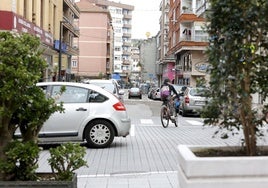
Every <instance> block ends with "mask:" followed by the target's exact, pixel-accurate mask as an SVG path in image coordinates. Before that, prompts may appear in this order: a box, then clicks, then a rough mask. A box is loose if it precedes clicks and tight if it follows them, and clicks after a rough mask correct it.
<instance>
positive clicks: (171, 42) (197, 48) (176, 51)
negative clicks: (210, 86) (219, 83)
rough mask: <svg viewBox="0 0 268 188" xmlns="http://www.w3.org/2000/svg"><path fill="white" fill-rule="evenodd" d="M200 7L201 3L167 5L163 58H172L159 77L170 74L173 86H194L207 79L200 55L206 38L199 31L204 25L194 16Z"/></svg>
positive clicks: (194, 0) (200, 0) (197, 0)
mask: <svg viewBox="0 0 268 188" xmlns="http://www.w3.org/2000/svg"><path fill="white" fill-rule="evenodd" d="M203 3H204V2H203V0H191V1H189V0H176V1H174V0H170V1H169V11H168V12H169V13H168V19H169V21H168V24H169V27H168V29H169V30H168V51H167V56H171V57H172V56H173V57H174V60H175V63H174V66H172V64H171V63H168V65H170V64H171V65H170V66H164V65H163V76H164V74H165V73H167V72H169V71H170V70H173V71H174V83H175V84H180V85H188V86H196V85H197V84H198V80H203V79H205V80H208V79H209V75H208V74H207V73H206V70H207V67H208V63H207V62H206V57H205V53H204V52H205V50H206V47H207V46H208V34H207V33H206V32H204V30H203V27H204V25H205V23H206V21H205V19H204V18H203V17H200V16H198V15H197V10H199V9H197V8H198V7H201V6H202V4H203Z"/></svg>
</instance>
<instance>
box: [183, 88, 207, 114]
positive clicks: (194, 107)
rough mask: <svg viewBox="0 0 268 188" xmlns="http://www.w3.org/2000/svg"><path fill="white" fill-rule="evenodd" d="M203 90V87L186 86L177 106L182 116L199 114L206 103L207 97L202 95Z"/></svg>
mask: <svg viewBox="0 0 268 188" xmlns="http://www.w3.org/2000/svg"><path fill="white" fill-rule="evenodd" d="M204 92H205V88H198V87H187V88H186V90H185V91H184V94H183V97H182V99H181V105H180V107H179V112H180V113H181V114H182V116H186V115H187V114H194V115H199V114H200V111H201V110H202V108H203V107H204V106H205V105H206V103H207V98H206V97H205V96H204Z"/></svg>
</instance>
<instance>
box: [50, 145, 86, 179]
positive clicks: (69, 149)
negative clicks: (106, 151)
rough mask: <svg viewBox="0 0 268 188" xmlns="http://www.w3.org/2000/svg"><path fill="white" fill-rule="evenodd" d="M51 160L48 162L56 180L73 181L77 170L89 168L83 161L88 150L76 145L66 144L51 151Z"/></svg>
mask: <svg viewBox="0 0 268 188" xmlns="http://www.w3.org/2000/svg"><path fill="white" fill-rule="evenodd" d="M49 152H50V155H51V158H50V159H48V162H49V164H50V166H51V169H52V172H53V174H54V176H55V178H56V180H72V177H73V173H74V171H75V170H77V169H79V168H80V167H82V166H87V162H86V161H85V160H84V159H83V158H84V156H85V154H86V148H85V147H82V146H80V145H79V144H74V143H65V144H62V145H60V146H58V147H56V148H50V149H49Z"/></svg>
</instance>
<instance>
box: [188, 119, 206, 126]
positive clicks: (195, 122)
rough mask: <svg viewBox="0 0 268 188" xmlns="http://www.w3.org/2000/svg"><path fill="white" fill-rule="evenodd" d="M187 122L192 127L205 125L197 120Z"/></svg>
mask: <svg viewBox="0 0 268 188" xmlns="http://www.w3.org/2000/svg"><path fill="white" fill-rule="evenodd" d="M185 121H187V122H188V123H190V124H191V125H204V123H203V122H200V121H195V120H185Z"/></svg>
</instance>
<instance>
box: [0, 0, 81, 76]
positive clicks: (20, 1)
mask: <svg viewBox="0 0 268 188" xmlns="http://www.w3.org/2000/svg"><path fill="white" fill-rule="evenodd" d="M0 17H1V19H0V31H10V32H15V33H30V34H32V35H35V36H38V37H39V38H40V40H41V43H42V45H41V48H42V49H43V51H44V52H43V56H44V58H45V60H46V62H47V64H48V68H47V70H46V71H45V73H44V78H43V80H44V81H52V80H56V79H57V78H56V77H58V78H60V77H59V76H58V75H59V72H60V73H61V74H62V77H64V78H65V76H66V72H67V69H68V66H69V64H68V61H67V59H69V61H70V58H66V65H65V64H64V63H63V65H62V67H61V66H59V63H60V60H59V51H60V50H59V46H62V54H63V57H64V56H66V57H69V56H71V55H72V54H76V53H78V50H73V49H72V38H73V37H74V36H78V35H77V34H75V33H76V32H75V29H74V26H73V25H72V21H73V19H74V18H78V17H79V10H78V9H77V8H76V6H75V3H74V1H72V0H51V1H46V0H2V1H1V4H0ZM63 20H65V21H66V22H64V23H63V22H62V21H63ZM61 26H62V28H63V29H62V30H63V39H62V40H60V31H61V30H60V28H61ZM59 41H62V42H65V43H64V44H63V43H61V45H60V43H59ZM61 59H63V58H61ZM64 66H65V67H64ZM62 70H65V71H63V72H62Z"/></svg>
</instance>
